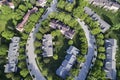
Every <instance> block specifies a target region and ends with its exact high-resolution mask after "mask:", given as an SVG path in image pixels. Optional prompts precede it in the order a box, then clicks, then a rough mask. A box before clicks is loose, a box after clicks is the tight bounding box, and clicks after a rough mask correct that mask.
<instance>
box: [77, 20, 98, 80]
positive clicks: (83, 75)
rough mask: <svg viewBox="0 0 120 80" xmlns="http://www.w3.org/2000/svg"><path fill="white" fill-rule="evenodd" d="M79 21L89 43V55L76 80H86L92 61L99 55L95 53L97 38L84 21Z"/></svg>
mask: <svg viewBox="0 0 120 80" xmlns="http://www.w3.org/2000/svg"><path fill="white" fill-rule="evenodd" d="M77 21H78V22H79V24H80V25H81V27H82V29H83V30H84V32H85V36H86V38H87V43H88V53H87V54H86V61H85V63H84V65H83V66H82V68H81V69H80V72H79V75H78V77H77V78H76V79H75V80H85V79H86V77H87V74H88V72H89V69H90V68H91V65H92V61H93V60H94V55H97V52H96V51H95V48H96V46H95V45H94V43H95V42H96V41H95V37H94V36H93V35H92V34H91V33H90V31H89V30H88V26H87V25H86V24H85V23H84V22H83V21H80V19H77Z"/></svg>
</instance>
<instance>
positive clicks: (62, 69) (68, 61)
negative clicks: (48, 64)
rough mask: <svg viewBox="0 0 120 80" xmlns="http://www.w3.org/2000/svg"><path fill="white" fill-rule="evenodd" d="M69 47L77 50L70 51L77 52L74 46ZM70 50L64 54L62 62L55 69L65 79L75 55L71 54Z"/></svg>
mask: <svg viewBox="0 0 120 80" xmlns="http://www.w3.org/2000/svg"><path fill="white" fill-rule="evenodd" d="M71 47H72V48H74V49H75V50H77V51H78V52H77V51H73V50H71V51H72V52H76V55H77V54H78V53H79V50H78V49H77V48H75V47H74V46H70V48H71ZM70 48H69V49H70ZM69 51H70V50H69ZM72 52H70V53H68V54H67V55H66V56H65V60H64V61H63V62H62V64H61V66H60V67H59V68H58V69H57V70H56V74H57V75H58V76H60V77H62V78H63V79H65V78H66V76H67V75H68V74H69V71H70V69H71V68H72V66H73V65H74V63H75V61H76V55H74V54H72Z"/></svg>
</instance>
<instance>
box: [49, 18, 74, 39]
mask: <svg viewBox="0 0 120 80" xmlns="http://www.w3.org/2000/svg"><path fill="white" fill-rule="evenodd" d="M50 27H51V28H53V29H59V30H60V31H61V33H62V34H63V35H65V37H66V38H68V39H72V38H73V37H74V34H75V31H74V30H72V29H70V27H69V26H67V25H65V24H63V23H62V22H60V21H58V20H52V21H51V22H50Z"/></svg>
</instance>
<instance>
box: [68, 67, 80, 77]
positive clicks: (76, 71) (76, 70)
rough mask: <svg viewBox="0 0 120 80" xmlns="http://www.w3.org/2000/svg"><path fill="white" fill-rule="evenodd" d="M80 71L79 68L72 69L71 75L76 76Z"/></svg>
mask: <svg viewBox="0 0 120 80" xmlns="http://www.w3.org/2000/svg"><path fill="white" fill-rule="evenodd" d="M78 73H79V69H74V68H73V69H71V70H70V75H71V76H73V78H74V77H75V76H76V75H78Z"/></svg>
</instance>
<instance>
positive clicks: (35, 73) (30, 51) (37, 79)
mask: <svg viewBox="0 0 120 80" xmlns="http://www.w3.org/2000/svg"><path fill="white" fill-rule="evenodd" d="M56 5H57V0H53V2H52V3H51V7H48V8H47V12H46V13H45V14H44V15H43V16H42V19H40V20H39V23H38V24H36V28H33V29H32V31H31V32H30V34H29V38H28V40H27V45H26V55H27V57H28V58H27V59H26V62H27V66H28V70H29V72H30V74H31V76H32V77H33V80H46V79H45V78H44V76H43V75H42V74H41V72H40V70H39V68H38V66H37V63H36V61H35V58H36V57H37V56H36V54H35V53H34V40H35V34H36V32H38V29H39V27H40V23H41V22H42V21H43V20H45V19H46V18H47V17H48V15H49V14H50V13H51V12H54V11H56Z"/></svg>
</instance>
